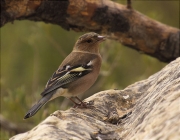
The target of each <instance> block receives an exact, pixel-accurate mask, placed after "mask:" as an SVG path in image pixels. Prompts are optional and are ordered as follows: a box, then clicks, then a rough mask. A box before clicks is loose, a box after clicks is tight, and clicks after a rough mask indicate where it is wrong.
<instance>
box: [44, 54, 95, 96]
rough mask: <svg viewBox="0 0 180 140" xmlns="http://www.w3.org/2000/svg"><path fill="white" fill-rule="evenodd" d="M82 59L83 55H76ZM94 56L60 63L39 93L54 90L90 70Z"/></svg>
mask: <svg viewBox="0 0 180 140" xmlns="http://www.w3.org/2000/svg"><path fill="white" fill-rule="evenodd" d="M78 58H79V59H82V58H83V56H81V57H78ZM93 58H94V57H90V59H89V60H88V59H82V61H78V59H76V60H72V61H70V62H68V63H67V64H65V65H61V66H60V67H59V69H58V70H57V71H56V72H54V74H53V75H52V77H51V78H50V79H49V81H48V82H47V84H46V87H45V90H44V91H43V92H42V93H41V95H42V96H44V95H46V94H47V93H49V92H51V91H53V90H56V89H58V88H60V87H66V85H67V84H68V83H71V82H73V81H75V80H77V79H79V78H81V77H83V76H85V75H86V74H88V73H90V72H91V71H92V68H93V66H92V65H91V60H92V59H93Z"/></svg>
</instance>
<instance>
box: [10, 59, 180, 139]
mask: <svg viewBox="0 0 180 140" xmlns="http://www.w3.org/2000/svg"><path fill="white" fill-rule="evenodd" d="M85 101H86V102H89V104H92V105H94V107H95V108H92V109H78V108H70V109H69V110H66V111H60V110H58V111H56V112H54V113H53V114H52V115H51V116H49V117H48V118H47V119H45V120H44V121H43V122H41V123H40V124H39V125H38V126H36V127H35V128H33V129H32V130H30V131H29V132H26V133H23V134H20V135H17V136H14V137H13V138H11V140H19V139H26V140H34V139H38V138H41V139H48V140H57V139H118V140H119V139H124V140H129V139H137V140H142V139H161V140H170V139H171V140H172V139H173V140H175V139H179V138H180V131H178V130H179V127H180V121H179V120H180V110H179V101H180V58H178V59H177V60H175V61H173V62H171V63H170V64H168V65H167V66H166V67H165V68H163V69H162V70H161V71H159V72H158V73H156V74H154V75H152V76H151V77H149V78H148V79H146V80H143V81H140V82H137V83H135V84H133V85H130V86H129V87H127V88H125V89H124V90H107V91H102V92H99V93H97V94H94V95H93V96H91V97H89V98H88V99H86V100H85Z"/></svg>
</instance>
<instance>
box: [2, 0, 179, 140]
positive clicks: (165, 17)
mask: <svg viewBox="0 0 180 140" xmlns="http://www.w3.org/2000/svg"><path fill="white" fill-rule="evenodd" d="M114 1H115V2H118V3H121V4H126V1H125V0H114ZM179 5H180V4H179V1H178V0H176V1H175V0H174V1H173V0H167V1H166V0H163V1H161V0H160V1H158V0H148V1H143V0H142V1H135V0H134V1H133V8H134V9H136V10H137V11H139V12H141V13H143V14H144V15H147V16H148V17H151V18H153V19H155V20H157V21H160V22H162V23H164V24H167V25H170V26H173V27H176V28H179V16H180V15H179ZM82 34H84V33H82V32H81V33H77V32H74V31H66V30H64V29H62V28H61V27H60V26H57V25H53V24H45V23H42V22H31V21H15V22H14V23H13V24H11V23H8V24H6V25H5V26H4V27H2V28H1V79H0V84H1V100H0V101H1V115H2V116H3V117H4V118H5V119H7V120H8V121H10V122H13V123H14V124H16V125H18V127H21V128H24V130H29V129H30V128H32V127H34V126H36V125H37V124H38V123H40V122H41V121H42V120H43V119H45V118H46V117H47V116H49V114H51V113H53V112H54V111H56V110H58V109H61V110H66V109H68V108H70V107H71V106H72V103H71V102H70V101H69V100H67V99H65V98H64V97H61V98H57V99H55V100H53V101H51V102H49V103H48V104H46V105H45V106H44V107H43V108H42V109H41V110H40V111H39V112H38V113H37V114H36V115H35V116H34V117H32V118H30V119H28V120H23V117H24V115H25V113H26V112H27V111H28V109H30V107H31V106H32V105H33V104H34V103H35V102H36V101H37V100H39V99H40V93H41V92H42V91H43V89H44V86H45V85H46V82H47V81H48V79H49V78H50V76H51V75H52V74H53V72H54V71H55V70H56V69H57V68H58V66H59V65H60V63H61V62H62V60H63V59H64V58H65V57H66V56H67V55H68V54H69V53H70V52H71V50H72V47H73V46H74V43H75V42H76V40H77V39H78V37H79V36H80V35H82ZM100 52H101V54H102V57H103V64H102V68H101V73H100V76H99V78H98V80H97V82H96V83H95V84H94V86H93V87H92V88H91V89H90V90H88V91H87V92H86V94H84V95H82V96H80V98H81V99H84V98H86V97H89V96H91V95H92V94H94V93H96V92H99V91H101V90H107V89H123V88H125V87H126V86H128V85H130V84H133V83H134V82H136V81H140V80H143V79H146V78H148V77H149V76H150V75H152V74H154V73H156V72H157V71H159V70H160V69H162V68H163V67H164V66H165V65H166V63H163V62H160V61H159V60H157V59H155V58H152V57H150V56H147V55H144V54H142V53H140V52H137V51H135V50H132V49H129V48H127V47H125V46H122V45H121V44H119V43H118V42H115V41H113V40H107V41H105V42H104V43H102V44H101V48H100ZM12 135H15V132H8V131H6V130H4V129H1V138H2V140H4V139H8V138H9V137H11V136H12Z"/></svg>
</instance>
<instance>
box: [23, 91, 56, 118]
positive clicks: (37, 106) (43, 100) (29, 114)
mask: <svg viewBox="0 0 180 140" xmlns="http://www.w3.org/2000/svg"><path fill="white" fill-rule="evenodd" d="M53 93H54V92H52V93H48V94H47V95H45V96H43V97H42V98H41V99H40V100H39V101H38V102H37V103H36V104H35V105H34V106H33V107H32V108H31V109H30V110H29V111H28V112H27V113H26V115H25V116H24V119H27V118H30V117H32V116H34V115H35V114H36V113H37V112H38V110H39V109H40V108H41V107H42V106H43V105H45V104H46V103H47V102H48V101H49V100H50V99H51V97H52V95H53Z"/></svg>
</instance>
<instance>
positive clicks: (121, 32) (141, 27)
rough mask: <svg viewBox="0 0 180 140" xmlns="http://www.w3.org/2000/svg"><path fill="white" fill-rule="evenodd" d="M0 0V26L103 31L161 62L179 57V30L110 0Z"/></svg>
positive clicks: (111, 37)
mask: <svg viewBox="0 0 180 140" xmlns="http://www.w3.org/2000/svg"><path fill="white" fill-rule="evenodd" d="M1 1H2V2H1V9H2V13H1V27H2V26H3V25H5V24H6V23H8V22H13V21H14V20H27V19H28V20H32V21H43V22H46V23H52V24H57V25H60V26H62V27H63V28H64V29H66V30H70V29H72V30H74V31H86V32H87V31H94V32H98V33H102V34H106V35H107V36H108V37H109V38H110V39H114V40H117V41H119V42H120V43H122V44H123V45H125V46H128V47H131V48H133V49H136V50H138V51H142V52H144V53H146V54H148V55H151V56H153V57H156V58H157V59H159V60H161V61H164V62H170V61H172V60H174V59H175V58H177V57H179V56H180V43H179V36H180V30H179V29H177V28H173V27H170V26H167V25H164V24H162V23H159V22H157V21H155V20H153V19H150V18H148V17H146V16H145V15H143V14H141V13H139V12H137V11H135V10H133V9H132V8H127V7H126V6H123V5H121V4H118V3H115V2H112V1H109V0H91V1H89V0H63V1H58V0H19V1H16V0H1ZM129 2H130V1H129Z"/></svg>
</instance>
